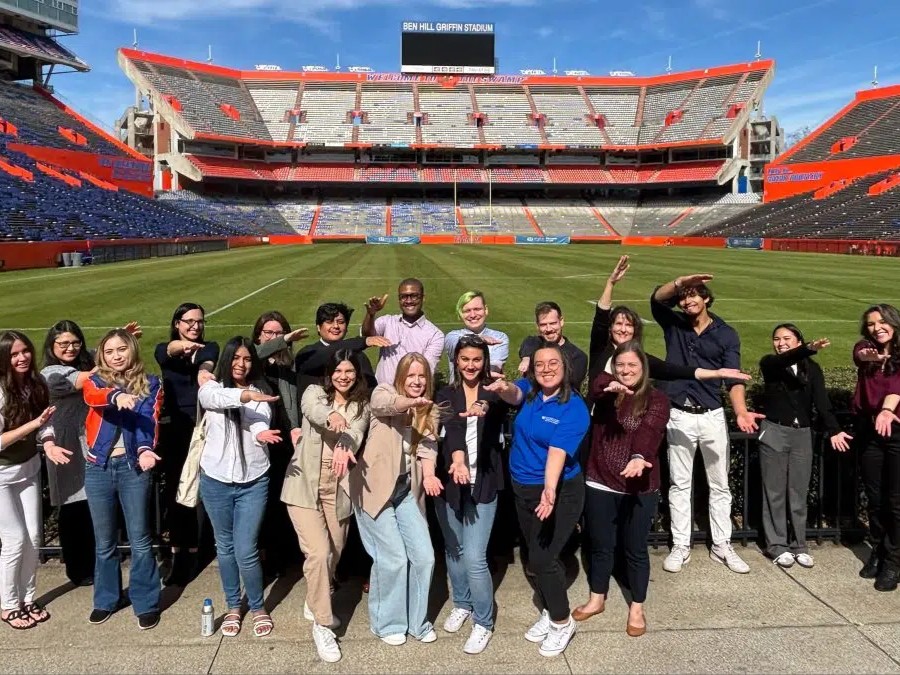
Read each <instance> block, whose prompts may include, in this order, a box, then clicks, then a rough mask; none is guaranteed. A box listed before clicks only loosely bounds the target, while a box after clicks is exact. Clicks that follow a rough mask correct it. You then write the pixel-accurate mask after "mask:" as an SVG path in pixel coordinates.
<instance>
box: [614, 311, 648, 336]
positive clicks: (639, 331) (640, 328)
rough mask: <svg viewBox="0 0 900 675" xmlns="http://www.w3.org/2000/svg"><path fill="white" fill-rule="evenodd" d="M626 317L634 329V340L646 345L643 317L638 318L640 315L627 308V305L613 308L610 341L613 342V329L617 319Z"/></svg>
mask: <svg viewBox="0 0 900 675" xmlns="http://www.w3.org/2000/svg"><path fill="white" fill-rule="evenodd" d="M620 316H621V317H624V318H625V319H626V320H627V321H628V322H629V323H630V324H631V325H632V327H633V328H634V337H632V338H631V339H632V340H637V341H638V342H640V343H641V344H643V343H644V322H643V321H641V317H640V316H638V313H637V312H635V311H634V310H633V309H631V308H630V307H626V306H625V305H618V306H617V307H613V308H612V309H611V310H610V312H609V333H610V338H609V339H610V341H612V327H613V324H614V323H615V322H616V319H618V318H619V317H620Z"/></svg>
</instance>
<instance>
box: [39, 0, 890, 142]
mask: <svg viewBox="0 0 900 675" xmlns="http://www.w3.org/2000/svg"><path fill="white" fill-rule="evenodd" d="M80 5H81V6H80V13H81V16H80V23H81V33H80V34H79V35H77V36H70V37H65V38H61V40H62V41H63V43H64V44H66V45H67V46H69V47H70V48H71V49H73V50H74V51H75V52H76V53H77V54H79V55H80V56H81V57H82V58H83V59H85V60H86V61H87V62H88V63H90V64H91V66H92V68H93V71H92V72H91V73H89V74H86V75H82V74H65V75H60V76H57V77H56V78H55V79H54V81H53V83H54V85H55V86H56V88H57V91H58V92H59V93H60V94H61V95H62V96H63V97H64V98H65V99H66V100H68V101H69V102H71V103H72V104H74V105H75V107H76V108H77V109H78V110H80V111H82V112H85V113H87V114H88V115H89V116H91V117H92V118H93V119H95V120H98V121H100V122H102V123H103V124H104V125H105V126H110V125H111V124H112V122H113V121H114V120H115V119H116V118H117V117H118V116H119V115H120V114H121V112H122V110H124V108H125V107H126V106H127V105H129V104H130V103H131V102H133V99H134V93H133V88H132V87H131V86H130V84H129V82H128V80H127V79H126V78H125V76H124V75H123V74H122V73H121V71H120V70H119V68H118V66H117V64H116V59H115V50H116V49H117V48H118V47H120V46H128V45H130V44H131V42H132V31H133V29H135V28H136V29H137V31H138V40H139V43H140V48H141V49H146V50H148V51H154V52H160V53H163V54H170V55H173V56H178V57H181V58H187V59H195V60H200V61H204V60H206V55H207V45H212V49H213V57H214V62H215V63H218V64H220V65H224V66H231V67H236V68H247V69H252V68H253V66H254V64H257V63H270V64H278V65H280V66H282V67H283V68H284V69H286V70H287V69H294V68H297V67H298V66H299V65H301V64H309V63H318V64H323V65H328V66H333V65H334V61H335V57H336V54H338V53H339V54H340V59H341V65H343V66H346V65H354V64H356V65H368V66H371V67H373V68H375V69H376V70H378V71H388V72H391V71H396V70H398V69H399V52H400V36H399V32H400V23H401V21H403V20H417V21H421V20H434V21H478V22H481V21H493V22H494V23H495V24H496V33H497V37H496V44H497V56H498V57H499V59H500V68H501V71H502V72H504V73H517V72H518V71H519V69H522V68H543V69H545V70H547V71H550V69H551V67H552V59H553V58H554V57H556V59H557V63H558V68H559V69H560V70H564V69H586V70H588V71H590V72H591V73H595V74H605V73H607V72H608V71H610V70H631V71H634V72H635V73H637V74H639V75H653V74H658V73H662V72H663V71H664V70H665V67H666V61H667V59H668V57H669V56H670V55H671V56H672V64H673V68H674V69H676V70H689V69H693V68H701V67H707V66H715V65H723V64H730V63H739V62H743V61H750V60H752V59H753V55H754V52H755V51H756V41H757V40H762V52H763V55H764V56H765V57H766V58H774V59H775V60H776V62H777V73H776V77H775V82H774V84H773V85H772V86H771V87H770V88H769V92H768V95H767V97H766V100H765V110H766V112H767V113H770V114H774V115H777V116H778V117H779V119H780V120H781V123H782V124H783V126H784V127H785V129H786V130H787V131H788V132H790V131H792V130H794V129H797V128H799V127H801V126H804V125H813V126H814V125H816V124H818V123H820V122H822V121H824V120H825V119H826V118H827V117H828V116H829V115H830V114H831V113H833V112H834V111H836V110H838V109H839V108H840V107H841V106H842V105H843V104H844V103H846V102H847V101H849V100H850V99H851V98H852V96H853V93H854V92H855V91H857V90H859V89H863V88H867V87H869V86H871V85H870V81H871V79H872V68H873V66H875V65H878V79H879V81H880V82H881V84H882V85H887V84H896V83H900V30H898V28H897V27H898V26H900V2H898V1H897V0H756V1H755V2H752V3H746V2H737V1H735V0H668V1H667V0H651V1H644V0H630V1H628V2H612V1H611V0H550V1H549V2H547V1H544V0H480V1H476V0H430V1H429V0H82V2H81V3H80ZM551 7H552V8H553V9H550V8H551Z"/></svg>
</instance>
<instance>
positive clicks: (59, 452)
mask: <svg viewBox="0 0 900 675" xmlns="http://www.w3.org/2000/svg"><path fill="white" fill-rule="evenodd" d="M44 454H45V455H47V459H49V460H50V461H51V462H53V463H54V464H68V463H69V456H70V455H71V454H72V451H71V450H66V449H65V448H63V447H60V446H59V445H57V444H56V443H54V442H53V441H49V442H47V443H45V444H44Z"/></svg>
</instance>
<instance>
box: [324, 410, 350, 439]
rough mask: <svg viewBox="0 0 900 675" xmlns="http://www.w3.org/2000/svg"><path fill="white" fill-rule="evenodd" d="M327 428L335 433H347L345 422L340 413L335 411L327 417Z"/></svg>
mask: <svg viewBox="0 0 900 675" xmlns="http://www.w3.org/2000/svg"><path fill="white" fill-rule="evenodd" d="M328 428H329V429H330V430H331V431H333V432H335V433H337V434H340V433H343V432H344V431H347V420H346V418H345V417H344V416H343V415H341V413H339V412H337V411H335V412H333V413H331V414H330V415H329V416H328Z"/></svg>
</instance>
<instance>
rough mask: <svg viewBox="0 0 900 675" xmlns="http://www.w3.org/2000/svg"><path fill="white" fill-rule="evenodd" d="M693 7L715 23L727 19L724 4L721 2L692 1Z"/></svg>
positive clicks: (714, 0) (709, 0)
mask: <svg viewBox="0 0 900 675" xmlns="http://www.w3.org/2000/svg"><path fill="white" fill-rule="evenodd" d="M692 1H693V4H694V7H696V8H697V9H699V10H700V11H702V12H704V13H705V14H708V15H709V16H711V17H712V18H713V19H715V20H717V21H725V20H726V19H728V17H729V13H728V10H727V9H726V8H725V7H726V6H727V5H726V3H724V2H722V0H692Z"/></svg>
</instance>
